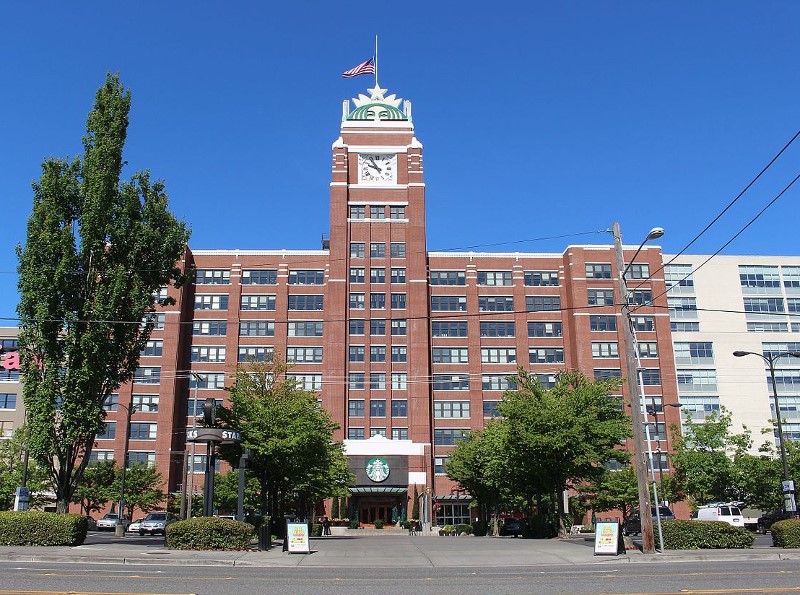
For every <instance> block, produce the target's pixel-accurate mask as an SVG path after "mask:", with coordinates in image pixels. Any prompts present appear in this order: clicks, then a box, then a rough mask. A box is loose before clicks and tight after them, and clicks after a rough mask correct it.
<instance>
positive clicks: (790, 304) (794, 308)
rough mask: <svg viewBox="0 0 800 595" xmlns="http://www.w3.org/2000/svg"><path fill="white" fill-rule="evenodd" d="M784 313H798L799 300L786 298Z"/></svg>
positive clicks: (799, 307)
mask: <svg viewBox="0 0 800 595" xmlns="http://www.w3.org/2000/svg"><path fill="white" fill-rule="evenodd" d="M786 311H787V312H789V313H791V314H797V313H798V312H800V298H786Z"/></svg>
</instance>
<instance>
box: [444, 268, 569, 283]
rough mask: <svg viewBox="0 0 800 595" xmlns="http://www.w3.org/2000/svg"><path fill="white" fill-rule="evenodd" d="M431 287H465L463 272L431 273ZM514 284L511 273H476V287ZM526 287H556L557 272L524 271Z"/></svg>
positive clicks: (464, 273)
mask: <svg viewBox="0 0 800 595" xmlns="http://www.w3.org/2000/svg"><path fill="white" fill-rule="evenodd" d="M430 284H431V285H466V284H467V274H466V272H465V271H431V272H430ZM513 284H514V282H513V277H512V272H511V271H478V285H488V286H501V287H510V286H512V285H513ZM524 284H525V285H526V286H528V287H558V272H557V271H525V273H524Z"/></svg>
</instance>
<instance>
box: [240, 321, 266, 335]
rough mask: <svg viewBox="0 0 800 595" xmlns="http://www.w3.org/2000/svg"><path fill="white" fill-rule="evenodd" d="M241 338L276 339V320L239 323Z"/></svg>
mask: <svg viewBox="0 0 800 595" xmlns="http://www.w3.org/2000/svg"><path fill="white" fill-rule="evenodd" d="M239 336H241V337H274V336H275V321H274V320H242V321H241V322H240V323H239Z"/></svg>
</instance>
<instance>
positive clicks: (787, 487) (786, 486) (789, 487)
mask: <svg viewBox="0 0 800 595" xmlns="http://www.w3.org/2000/svg"><path fill="white" fill-rule="evenodd" d="M781 485H782V486H783V493H784V494H788V493H790V492H794V480H793V479H787V480H786V481H782V482H781Z"/></svg>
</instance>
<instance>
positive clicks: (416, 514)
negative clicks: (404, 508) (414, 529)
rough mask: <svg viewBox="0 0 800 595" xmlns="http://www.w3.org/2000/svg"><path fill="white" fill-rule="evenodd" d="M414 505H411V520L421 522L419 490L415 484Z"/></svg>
mask: <svg viewBox="0 0 800 595" xmlns="http://www.w3.org/2000/svg"><path fill="white" fill-rule="evenodd" d="M413 498H414V503H413V504H412V505H411V518H412V519H414V520H417V521H418V520H419V490H418V489H417V484H414V496H413Z"/></svg>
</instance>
